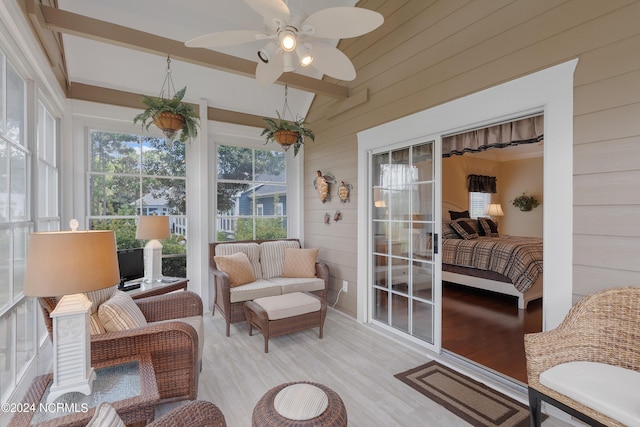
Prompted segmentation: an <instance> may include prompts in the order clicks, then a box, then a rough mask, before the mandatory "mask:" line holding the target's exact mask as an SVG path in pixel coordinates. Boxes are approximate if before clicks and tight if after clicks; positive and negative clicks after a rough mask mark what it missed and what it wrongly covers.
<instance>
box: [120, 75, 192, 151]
mask: <svg viewBox="0 0 640 427" xmlns="http://www.w3.org/2000/svg"><path fill="white" fill-rule="evenodd" d="M186 91H187V87H186V86H185V87H184V88H183V89H182V90H179V91H178V92H176V93H175V95H174V96H173V97H172V98H159V97H155V96H147V95H141V96H140V101H142V103H143V104H144V105H146V106H147V109H146V110H144V111H143V112H142V113H140V114H138V115H137V116H135V117H134V118H133V123H137V122H142V127H144V128H145V129H146V130H149V126H151V124H152V123H155V125H156V126H157V127H158V128H160V129H161V130H162V132H163V133H164V134H165V136H166V137H167V138H169V139H171V138H173V136H174V135H175V133H176V132H178V131H180V138H179V141H180V142H186V141H187V140H188V139H190V138H195V137H196V136H198V127H199V126H200V117H199V116H198V114H197V113H196V111H195V109H194V108H193V107H192V106H191V105H189V104H187V103H185V102H182V98H184V95H185V93H186Z"/></svg>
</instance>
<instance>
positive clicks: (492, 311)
mask: <svg viewBox="0 0 640 427" xmlns="http://www.w3.org/2000/svg"><path fill="white" fill-rule="evenodd" d="M541 330H542V300H541V299H540V300H536V301H531V302H530V303H529V307H528V309H527V310H518V305H517V300H516V298H515V297H511V296H507V295H501V294H496V293H493V292H488V291H482V290H477V289H472V288H468V287H465V286H460V285H455V284H452V283H446V282H443V287H442V348H443V349H445V350H448V351H450V352H452V353H455V354H457V355H458V356H462V357H464V358H466V359H468V360H471V361H473V362H475V363H478V364H480V365H484V366H486V367H488V368H490V369H492V370H494V371H496V372H499V373H501V374H503V375H506V376H508V377H511V378H514V379H516V380H518V381H520V382H522V383H524V384H526V383H527V369H526V362H525V355H524V341H523V335H524V334H525V333H530V332H539V331H541Z"/></svg>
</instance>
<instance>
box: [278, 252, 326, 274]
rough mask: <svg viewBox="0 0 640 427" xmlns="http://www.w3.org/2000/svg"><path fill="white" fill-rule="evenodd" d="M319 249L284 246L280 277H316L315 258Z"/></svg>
mask: <svg viewBox="0 0 640 427" xmlns="http://www.w3.org/2000/svg"><path fill="white" fill-rule="evenodd" d="M319 251H320V249H318V248H315V249H295V248H286V249H285V250H284V267H283V269H282V277H299V278H303V277H316V259H317V258H318V252H319Z"/></svg>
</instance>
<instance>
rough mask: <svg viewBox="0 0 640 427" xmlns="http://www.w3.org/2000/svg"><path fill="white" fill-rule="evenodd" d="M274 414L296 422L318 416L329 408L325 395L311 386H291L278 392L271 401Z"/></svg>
mask: <svg viewBox="0 0 640 427" xmlns="http://www.w3.org/2000/svg"><path fill="white" fill-rule="evenodd" d="M273 406H274V407H275V410H276V412H278V414H280V415H282V416H283V417H285V418H288V419H290V420H296V421H304V420H310V419H312V418H316V417H318V416H320V415H321V414H322V413H324V411H326V410H327V406H329V398H328V397H327V393H325V392H324V391H322V389H320V388H318V387H316V386H314V385H312V384H293V385H290V386H287V387H285V388H283V389H282V390H280V391H279V392H278V394H276V397H275V399H274V401H273Z"/></svg>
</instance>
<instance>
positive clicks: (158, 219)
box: [136, 215, 171, 240]
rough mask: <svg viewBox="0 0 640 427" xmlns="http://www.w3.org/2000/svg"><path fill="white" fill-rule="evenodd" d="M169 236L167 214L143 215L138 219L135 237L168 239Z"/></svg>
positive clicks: (141, 238)
mask: <svg viewBox="0 0 640 427" xmlns="http://www.w3.org/2000/svg"><path fill="white" fill-rule="evenodd" d="M170 236H171V232H170V230H169V217H168V216H162V215H158V216H156V215H143V216H141V217H140V218H139V219H138V228H137V229H136V239H140V240H152V239H168V238H169V237H170Z"/></svg>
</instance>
